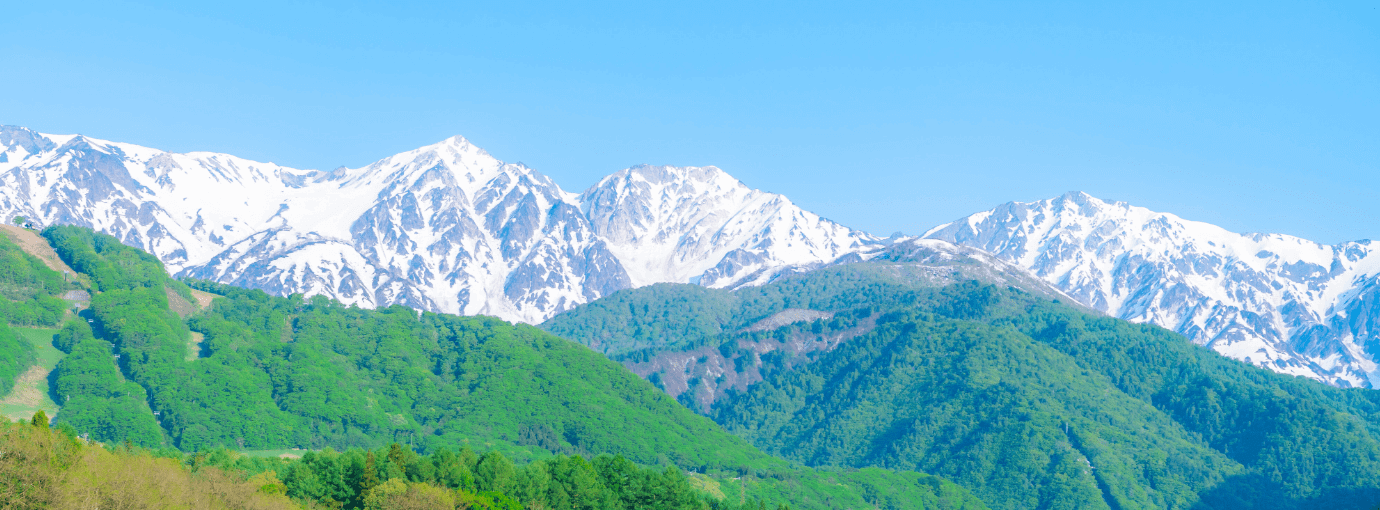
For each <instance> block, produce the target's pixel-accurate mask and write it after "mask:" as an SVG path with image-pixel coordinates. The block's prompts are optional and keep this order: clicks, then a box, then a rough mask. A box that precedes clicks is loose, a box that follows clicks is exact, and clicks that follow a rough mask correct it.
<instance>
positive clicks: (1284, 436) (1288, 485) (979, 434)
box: [543, 264, 1380, 509]
mask: <svg viewBox="0 0 1380 510" xmlns="http://www.w3.org/2000/svg"><path fill="white" fill-rule="evenodd" d="M889 273H891V271H890V269H889V268H888V267H886V265H870V264H857V265H854V266H852V267H849V266H843V267H837V268H828V269H824V270H820V271H816V272H813V273H809V274H806V275H801V276H797V277H793V278H790V279H787V280H785V281H781V282H777V283H773V284H771V285H767V286H764V287H762V288H757V289H743V290H739V291H737V292H735V293H732V294H733V295H732V296H729V297H725V296H723V295H722V294H717V295H716V294H715V293H707V294H705V293H702V292H701V291H686V292H682V293H679V294H677V293H675V291H674V290H672V289H659V290H658V291H657V292H655V293H652V292H645V293H644V292H643V291H642V290H641V289H638V290H634V291H627V292H625V293H621V294H620V295H615V296H614V298H616V299H609V300H608V301H609V302H613V303H616V305H609V304H606V303H604V302H595V303H592V304H591V305H587V306H586V307H582V308H577V309H576V310H574V311H571V312H567V313H566V314H563V315H560V316H557V317H556V318H553V319H552V321H550V322H548V323H547V324H545V325H543V327H545V328H547V329H549V330H551V331H555V332H558V333H560V334H562V335H565V336H567V337H568V338H572V339H575V340H577V341H581V342H587V343H592V342H593V341H594V340H593V336H594V335H595V334H601V335H603V336H602V337H601V338H599V341H601V342H605V343H606V344H607V343H610V342H615V341H618V340H619V339H637V341H638V342H639V345H646V346H647V347H641V350H640V351H635V352H634V353H632V355H624V356H623V359H624V360H625V362H626V363H628V364H629V365H631V366H635V367H642V368H647V367H652V368H655V367H656V365H655V363H656V361H657V360H658V359H663V358H674V357H675V356H677V355H678V354H677V353H679V352H683V351H686V350H693V349H696V347H694V346H703V345H708V346H718V348H717V349H713V350H714V351H718V352H722V353H724V358H723V359H722V360H716V359H713V358H714V356H713V355H712V354H713V353H712V352H711V353H710V354H709V355H706V356H702V357H701V359H705V360H706V364H707V365H710V366H709V367H708V368H710V369H712V368H714V367H713V366H715V365H716V364H717V366H726V367H735V368H737V369H740V370H743V371H744V372H747V373H750V374H752V375H753V377H757V378H760V379H759V380H758V381H757V382H754V383H753V384H750V385H748V386H747V387H745V388H743V387H734V388H731V389H729V390H727V391H724V392H723V395H722V396H720V397H719V398H718V399H717V400H716V401H715V402H714V404H713V406H712V407H704V408H701V410H702V411H704V412H706V413H708V414H710V415H712V416H714V417H715V418H716V420H717V421H718V422H719V423H720V424H722V425H724V426H725V427H726V428H728V429H729V430H731V431H733V432H735V433H737V434H739V435H740V436H742V437H745V438H748V439H749V440H751V441H752V442H753V444H755V445H757V446H759V447H762V448H763V449H765V450H767V451H768V452H773V453H777V454H780V455H783V456H786V457H788V458H792V459H796V460H800V461H802V462H805V463H807V464H811V465H826V466H853V467H859V466H882V467H888V468H893V469H915V470H920V471H925V472H930V473H936V474H939V475H941V476H945V477H947V478H950V479H952V480H955V481H957V482H959V483H960V484H961V485H964V486H966V487H968V488H970V489H973V490H974V491H975V492H977V494H978V495H979V497H982V498H983V499H984V501H986V502H987V503H988V504H989V505H991V506H993V507H994V508H1113V509H1129V508H1194V507H1211V508H1374V507H1375V506H1377V505H1378V504H1380V490H1377V489H1380V476H1378V475H1380V442H1377V437H1380V434H1378V430H1377V429H1380V419H1377V418H1380V417H1377V412H1378V411H1380V407H1377V402H1378V401H1380V397H1378V396H1377V392H1375V391H1372V390H1358V389H1350V390H1343V389H1338V388H1332V387H1328V386H1325V385H1323V384H1321V383H1317V382H1314V381H1310V380H1305V379H1300V378H1294V377H1289V376H1284V375H1281V374H1277V373H1273V372H1269V371H1266V370H1262V369H1258V368H1254V367H1250V366H1248V365H1245V364H1242V363H1238V362H1235V361H1232V360H1229V359H1226V358H1223V357H1222V356H1220V355H1217V354H1216V353H1214V352H1212V351H1209V350H1207V349H1204V348H1201V347H1198V346H1195V345H1193V344H1191V343H1190V342H1188V341H1187V340H1186V339H1184V338H1182V337H1180V336H1178V335H1175V334H1173V333H1171V332H1168V331H1166V330H1163V329H1160V328H1156V327H1152V326H1142V325H1133V324H1130V323H1127V322H1125V321H1120V320H1116V319H1111V318H1106V317H1099V316H1095V315H1089V314H1087V313H1085V312H1084V311H1082V310H1080V309H1076V308H1072V307H1069V306H1067V305H1063V304H1059V303H1057V302H1052V301H1049V300H1046V299H1041V298H1037V297H1035V296H1033V295H1031V294H1028V293H1025V292H1022V291H1020V290H1018V289H1010V288H1001V287H996V286H992V285H984V284H980V283H977V282H969V283H964V284H958V285H950V286H947V287H942V288H935V287H928V288H926V287H923V286H916V285H911V284H908V283H907V282H906V281H898V280H897V279H893V278H889V277H887V275H888V274H889ZM697 294H705V295H708V296H710V298H711V299H712V300H713V301H714V302H729V303H730V304H731V305H730V311H729V312H726V313H721V314H719V315H718V317H721V319H718V320H717V321H716V322H715V323H712V324H709V325H702V326H697V327H695V328H693V329H690V328H679V329H678V330H673V331H672V332H673V333H681V334H673V335H671V336H670V337H668V338H664V339H657V338H652V337H647V336H646V332H647V331H656V330H655V328H648V327H646V326H644V325H640V326H641V328H640V329H634V328H623V329H620V327H619V324H620V323H621V322H623V321H624V320H625V318H626V316H628V315H635V314H636V311H637V310H639V309H643V310H645V312H643V313H646V314H650V315H652V316H656V315H658V314H671V315H674V314H675V310H676V309H677V308H687V309H694V308H696V306H698V307H701V308H703V307H705V306H708V305H696V306H685V305H683V304H680V303H678V302H677V301H676V300H677V299H689V298H693V296H695V295H697ZM723 294H727V293H723ZM667 296H675V299H668V298H667ZM687 296H688V297H687ZM789 308H806V309H813V310H818V311H822V312H831V313H833V315H832V318H825V319H819V320H815V321H812V322H802V323H796V324H789V325H785V326H781V327H777V328H775V329H772V330H766V331H748V330H747V329H749V328H747V327H748V326H749V325H752V324H757V323H759V322H758V321H761V320H762V319H764V318H767V317H771V316H772V315H773V314H776V313H778V312H781V311H783V310H786V309H789ZM623 310H629V312H626V313H625V312H623ZM671 323H685V321H684V320H683V319H679V318H677V319H674V320H672V321H671ZM638 331H641V332H642V333H643V335H644V336H643V337H642V338H637V336H636V335H635V333H637V332H638ZM843 332H848V335H847V338H846V339H844V340H843V341H841V342H839V343H838V344H837V347H833V348H826V349H813V350H811V349H803V350H802V349H798V346H802V345H803V346H809V345H814V344H821V343H826V342H825V341H826V340H828V339H829V338H834V337H838V336H839V335H840V334H841V333H843ZM693 352H694V353H696V354H698V353H704V352H706V350H705V349H703V348H700V349H699V350H694V351H693ZM682 359H683V358H682ZM648 360H650V361H648ZM704 373H706V374H711V373H713V371H712V370H707V371H705V372H704ZM650 376H651V377H652V378H653V379H658V380H664V376H662V375H661V373H658V372H653V373H651V374H650ZM749 379H751V378H749ZM697 384H701V385H703V384H707V382H706V381H705V380H703V379H700V380H699V381H698V382H697ZM695 388H696V387H695V386H693V385H691V386H689V387H688V388H684V389H685V391H687V392H689V391H693V390H694V389H695ZM669 390H670V389H668V391H669ZM682 400H683V401H684V399H682Z"/></svg>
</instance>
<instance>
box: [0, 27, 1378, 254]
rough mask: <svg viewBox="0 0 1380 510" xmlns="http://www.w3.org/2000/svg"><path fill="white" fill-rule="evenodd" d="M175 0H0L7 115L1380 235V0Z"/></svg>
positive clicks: (175, 140)
mask: <svg viewBox="0 0 1380 510" xmlns="http://www.w3.org/2000/svg"><path fill="white" fill-rule="evenodd" d="M185 3H187V2H176V3H172V2H169V3H151V2H120V1H114V2H89V3H88V2H80V1H74V2H63V3H57V2H54V3H48V2H28V3H20V4H18V5H15V4H13V3H11V4H9V5H5V6H4V7H0V12H3V13H4V16H3V17H2V18H3V19H0V26H3V27H4V30H3V32H0V34H3V36H2V37H0V123H4V124H17V125H23V126H27V127H31V128H34V129H37V130H40V131H44V132H51V133H82V134H86V135H90V136H94V137H98V138H105V139H111V140H117V141H124V142H131V143H138V144H142V145H148V146H152V147H158V148H163V149H168V150H175V151H192V150H209V151H218V152H228V153H231V154H235V155H238V156H243V157H248V158H253V159H259V160H268V161H273V162H277V163H281V164H286V165H290V166H295V167H305V168H333V167H336V166H340V165H347V166H351V167H356V166H361V165H364V164H367V163H369V162H371V161H373V160H376V159H379V158H382V157H385V156H388V155H390V154H393V153H397V152H401V151H404V150H408V149H412V148H415V147H418V146H421V145H426V144H430V143H433V142H436V141H438V140H440V139H442V138H445V137H447V136H450V135H454V134H461V135H464V136H465V137H467V138H469V139H470V140H472V141H473V142H475V143H476V144H478V145H479V146H481V147H484V148H486V149H487V150H489V152H491V153H493V154H494V155H495V156H497V157H498V158H500V159H504V160H507V161H522V162H524V163H527V164H528V165H530V166H533V167H535V168H537V169H538V170H540V171H542V172H544V173H546V174H548V175H550V176H551V177H552V178H553V179H555V180H556V182H558V183H560V184H561V186H562V187H565V188H566V189H567V190H571V191H581V190H583V189H584V188H586V187H588V186H589V185H591V184H593V183H594V182H595V181H596V180H597V179H598V178H599V177H601V176H603V175H606V174H608V173H611V172H613V171H616V170H619V169H621V168H624V167H627V166H630V165H633V164H638V163H653V164H674V165H717V166H720V167H722V168H724V169H725V170H727V171H728V172H729V173H731V174H733V175H735V176H737V177H738V178H740V179H742V180H743V181H745V182H746V183H747V184H749V185H751V186H753V187H757V188H762V189H765V190H769V191H774V192H778V193H784V194H786V195H787V196H789V197H791V198H792V199H793V200H795V201H796V202H797V203H799V204H801V205H802V206H804V207H805V208H807V209H810V210H813V211H815V212H818V213H820V214H822V215H824V216H826V217H829V218H831V219H834V220H836V221H839V222H842V223H844V224H846V225H849V226H852V227H855V228H861V229H864V230H867V231H871V232H874V233H877V234H881V235H886V234H889V233H891V232H893V231H898V230H899V231H904V232H906V233H911V234H914V233H919V232H923V231H924V230H925V229H927V228H929V227H931V226H934V225H936V224H939V223H943V222H946V221H950V220H953V219H955V218H958V217H960V216H964V215H967V214H969V213H972V212H976V211H979V210H984V209H988V208H991V207H993V206H995V205H997V204H999V203H1002V202H1007V201H1011V200H1022V201H1030V200H1038V199H1042V198H1048V197H1052V196H1056V195H1058V194H1061V193H1063V192H1065V191H1069V190H1082V191H1087V192H1089V193H1091V194H1093V195H1094V196H1098V197H1101V198H1106V199H1116V200H1124V201H1128V202H1131V203H1133V204H1137V205H1141V206H1145V207H1149V208H1152V209H1156V210H1161V211H1167V212H1173V213H1176V214H1178V215H1180V216H1183V217H1186V218H1189V219H1194V220H1201V221H1208V222H1212V223H1217V224H1219V225H1221V226H1223V227H1226V228H1228V229H1231V230H1235V231H1242V232H1253V231H1265V232H1280V233H1286V234H1293V235H1298V236H1302V237H1306V238H1309V239H1313V240H1316V241H1320V242H1326V243H1333V242H1338V241H1345V240H1354V239H1362V238H1372V239H1380V142H1378V141H1380V10H1377V5H1380V3H1377V2H1350V3H1347V2H1335V3H1328V2H1309V3H1305V2H1297V3H1270V2H1266V3H1259V2H1241V3H1219V4H1218V5H1213V6H1204V5H1200V4H1203V3H1205V2H1183V3H1169V2H1146V3H1141V4H1136V5H1131V4H1126V5H1115V6H1112V5H1107V4H1112V3H1113V2H1084V3H1048V4H1044V5H1033V4H1035V3H1034V2H1013V3H1001V2H950V3H949V4H950V5H947V6H946V5H941V4H933V3H897V4H873V5H872V6H870V7H861V6H858V5H853V4H843V3H837V4H827V3H808V2H778V3H754V4H751V5H750V6H748V5H743V4H742V3H741V2H726V3H708V2H679V3H674V4H672V3H669V2H628V3H621V4H615V3H599V4H595V3H582V4H578V5H571V4H505V5H503V6H501V7H496V6H494V5H482V4H471V5H466V4H459V3H449V2H446V3H407V4H384V3H377V4H366V3H343V2H318V3H302V2H288V3H284V2H262V3H260V2H235V3H224V5H220V6H210V7H195V6H188V5H184V4H185ZM494 4H498V2H494ZM1117 4H1121V3H1117Z"/></svg>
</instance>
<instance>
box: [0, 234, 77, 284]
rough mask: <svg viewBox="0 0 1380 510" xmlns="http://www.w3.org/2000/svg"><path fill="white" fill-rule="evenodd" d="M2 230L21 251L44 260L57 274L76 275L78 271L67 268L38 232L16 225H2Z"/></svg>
mask: <svg viewBox="0 0 1380 510" xmlns="http://www.w3.org/2000/svg"><path fill="white" fill-rule="evenodd" d="M0 229H4V232H5V234H6V235H8V236H9V238H10V240H11V241H14V244H17V245H19V249H21V250H24V252H25V253H28V254H29V255H33V256H35V257H38V259H39V260H42V261H43V263H44V264H47V265H48V268H49V269H52V270H54V271H57V272H63V271H67V272H69V273H72V274H76V271H73V270H72V268H70V267H67V264H66V263H64V262H63V261H62V259H61V258H59V257H58V254H57V252H56V251H53V247H52V246H49V245H48V240H47V239H44V238H42V237H39V236H38V233H37V232H34V231H32V230H26V229H23V228H20V227H16V226H14V225H0Z"/></svg>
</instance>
